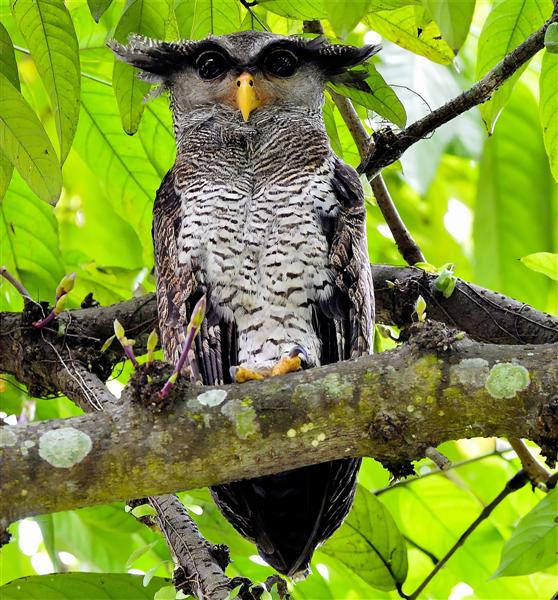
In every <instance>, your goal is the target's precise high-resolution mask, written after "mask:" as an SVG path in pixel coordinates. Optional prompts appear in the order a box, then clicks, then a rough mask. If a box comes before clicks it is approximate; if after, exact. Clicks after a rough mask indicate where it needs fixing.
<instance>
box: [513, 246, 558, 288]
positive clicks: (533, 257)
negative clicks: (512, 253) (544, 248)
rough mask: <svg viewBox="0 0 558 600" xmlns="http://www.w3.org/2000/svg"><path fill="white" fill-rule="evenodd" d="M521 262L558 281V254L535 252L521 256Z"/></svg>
mask: <svg viewBox="0 0 558 600" xmlns="http://www.w3.org/2000/svg"><path fill="white" fill-rule="evenodd" d="M521 262H522V263H523V264H524V265H525V266H526V267H527V268H529V269H531V270H532V271H537V273H542V274H543V275H546V276H547V277H550V278H551V279H555V280H556V281H558V254H551V253H550V252H535V253H534V254H529V255H527V256H523V257H522V258H521Z"/></svg>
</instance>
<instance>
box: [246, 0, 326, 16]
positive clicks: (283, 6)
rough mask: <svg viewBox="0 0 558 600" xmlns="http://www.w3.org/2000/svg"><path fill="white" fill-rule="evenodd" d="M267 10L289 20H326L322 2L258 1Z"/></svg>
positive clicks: (296, 0)
mask: <svg viewBox="0 0 558 600" xmlns="http://www.w3.org/2000/svg"><path fill="white" fill-rule="evenodd" d="M258 4H261V5H262V6H264V7H265V8H266V9H267V10H269V11H271V12H273V13H275V14H278V15H281V16H282V17H288V18H290V19H326V18H327V10H326V7H325V2H324V0H260V1H259V2H258Z"/></svg>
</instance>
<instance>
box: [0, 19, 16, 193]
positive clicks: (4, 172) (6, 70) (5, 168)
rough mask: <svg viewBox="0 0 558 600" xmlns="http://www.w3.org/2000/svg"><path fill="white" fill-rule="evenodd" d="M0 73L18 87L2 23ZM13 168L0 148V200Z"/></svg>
mask: <svg viewBox="0 0 558 600" xmlns="http://www.w3.org/2000/svg"><path fill="white" fill-rule="evenodd" d="M0 73H1V74H2V75H4V76H5V77H6V78H7V79H8V81H9V82H10V83H11V84H12V85H13V86H14V87H15V88H17V89H18V90H19V89H20V87H19V76H18V73H17V64H16V59H15V52H14V47H13V45H12V40H11V38H10V34H9V33H8V32H7V31H6V28H5V27H4V26H3V25H2V23H0ZM13 170H14V166H13V165H12V163H11V162H10V161H9V160H8V158H7V157H6V156H5V155H4V154H3V152H2V151H1V150H0V200H2V198H3V197H4V194H5V193H6V190H7V189H8V186H9V185H10V180H11V178H12V173H13Z"/></svg>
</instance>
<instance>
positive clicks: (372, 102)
mask: <svg viewBox="0 0 558 600" xmlns="http://www.w3.org/2000/svg"><path fill="white" fill-rule="evenodd" d="M367 68H368V73H369V74H368V77H367V78H366V79H365V81H366V83H367V84H368V86H369V87H370V90H371V93H368V92H364V91H361V90H358V89H355V88H353V87H349V86H347V85H334V86H332V87H333V89H334V90H336V91H337V92H339V93H340V94H342V95H343V96H346V97H347V98H350V99H351V100H353V101H354V102H357V103H358V104H361V105H362V106H365V107H366V108H368V109H370V110H373V111H374V112H376V113H377V114H379V115H380V116H381V117H384V118H385V119H387V120H388V121H391V122H392V123H395V124H396V125H397V126H398V127H405V123H406V121H407V114H406V113H405V108H404V107H403V104H401V101H400V100H399V98H398V97H397V94H396V93H395V92H394V91H393V89H392V88H391V87H390V86H389V85H388V84H387V83H386V82H385V81H384V78H383V77H382V76H381V75H380V73H378V71H377V70H376V67H375V66H374V65H368V66H367Z"/></svg>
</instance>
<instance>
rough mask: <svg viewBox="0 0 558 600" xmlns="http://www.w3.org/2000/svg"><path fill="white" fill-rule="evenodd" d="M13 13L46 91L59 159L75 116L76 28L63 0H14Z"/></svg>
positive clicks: (65, 152)
mask: <svg viewBox="0 0 558 600" xmlns="http://www.w3.org/2000/svg"><path fill="white" fill-rule="evenodd" d="M12 10H13V13H14V16H15V18H16V21H17V25H18V28H19V30H20V32H21V33H22V35H23V37H24V38H25V41H26V43H27V45H28V46H29V49H30V50H31V55H32V56H33V60H34V61H35V64H36V65H37V70H38V72H39V75H40V76H41V79H42V80H43V83H44V86H45V89H46V91H47V93H48V95H49V98H50V102H51V104H52V109H53V113H54V121H55V123H56V131H57V132H58V140H59V142H60V162H61V163H63V162H64V160H65V159H66V156H67V155H68V152H69V151H70V148H71V146H72V140H73V139H74V135H75V132H76V127H77V123H78V118H79V95H80V66H79V52H78V42H77V37H76V32H75V30H74V25H73V22H72V18H71V16H70V13H69V12H68V10H67V8H66V6H65V4H64V0H15V2H14V3H13V8H12Z"/></svg>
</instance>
